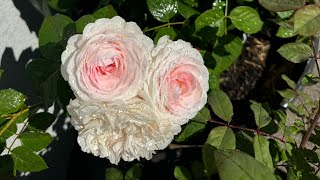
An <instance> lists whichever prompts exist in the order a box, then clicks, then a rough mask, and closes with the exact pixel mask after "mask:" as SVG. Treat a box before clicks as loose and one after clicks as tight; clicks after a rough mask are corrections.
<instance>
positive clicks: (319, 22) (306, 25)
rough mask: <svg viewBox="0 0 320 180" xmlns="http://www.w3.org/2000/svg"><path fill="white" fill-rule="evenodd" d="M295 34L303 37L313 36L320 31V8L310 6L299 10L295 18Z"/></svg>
mask: <svg viewBox="0 0 320 180" xmlns="http://www.w3.org/2000/svg"><path fill="white" fill-rule="evenodd" d="M293 21H294V32H295V33H297V34H300V35H303V36H313V35H315V34H316V33H317V32H319V31H320V7H319V6H317V5H308V6H305V7H303V8H301V9H298V10H297V11H296V13H295V14H294V16H293Z"/></svg>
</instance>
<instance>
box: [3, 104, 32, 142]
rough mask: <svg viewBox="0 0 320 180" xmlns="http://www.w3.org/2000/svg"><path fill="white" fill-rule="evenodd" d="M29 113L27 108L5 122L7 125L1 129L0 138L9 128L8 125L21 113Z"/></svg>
mask: <svg viewBox="0 0 320 180" xmlns="http://www.w3.org/2000/svg"><path fill="white" fill-rule="evenodd" d="M27 111H29V108H27V109H24V110H22V111H20V112H18V113H16V114H14V115H13V116H12V118H11V119H10V120H9V121H8V122H7V124H6V125H5V126H4V127H3V128H2V129H1V131H0V136H1V135H2V134H3V133H4V132H5V131H6V130H7V129H8V128H9V127H10V125H11V124H12V123H13V122H14V121H15V120H16V119H17V118H18V117H19V116H20V115H21V114H23V113H25V112H27Z"/></svg>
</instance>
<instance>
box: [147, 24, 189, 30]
mask: <svg viewBox="0 0 320 180" xmlns="http://www.w3.org/2000/svg"><path fill="white" fill-rule="evenodd" d="M178 24H184V22H172V23H167V24H162V25H160V26H156V27H152V28H148V29H145V30H143V32H148V31H153V30H156V29H159V28H162V27H170V26H172V25H178Z"/></svg>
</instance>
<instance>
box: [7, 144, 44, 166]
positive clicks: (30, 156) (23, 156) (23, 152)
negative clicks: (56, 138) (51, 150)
mask: <svg viewBox="0 0 320 180" xmlns="http://www.w3.org/2000/svg"><path fill="white" fill-rule="evenodd" d="M11 155H12V158H13V161H14V168H15V170H20V171H24V172H37V171H41V170H44V169H47V168H48V166H47V165H46V163H45V162H44V160H43V159H42V158H41V157H40V156H39V155H37V154H36V153H34V152H33V151H32V149H30V148H29V147H27V146H19V147H16V148H14V149H13V150H12V151H11Z"/></svg>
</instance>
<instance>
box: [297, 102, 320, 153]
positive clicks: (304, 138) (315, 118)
mask: <svg viewBox="0 0 320 180" xmlns="http://www.w3.org/2000/svg"><path fill="white" fill-rule="evenodd" d="M319 102H320V101H319ZM319 118H320V108H318V111H317V113H316V116H315V117H314V119H313V122H312V124H311V126H310V127H309V129H308V131H307V132H306V134H305V135H304V136H303V139H302V141H301V144H300V148H305V147H306V144H307V142H308V141H309V138H310V136H311V134H312V132H313V130H314V128H316V126H317V124H318V121H319Z"/></svg>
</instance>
